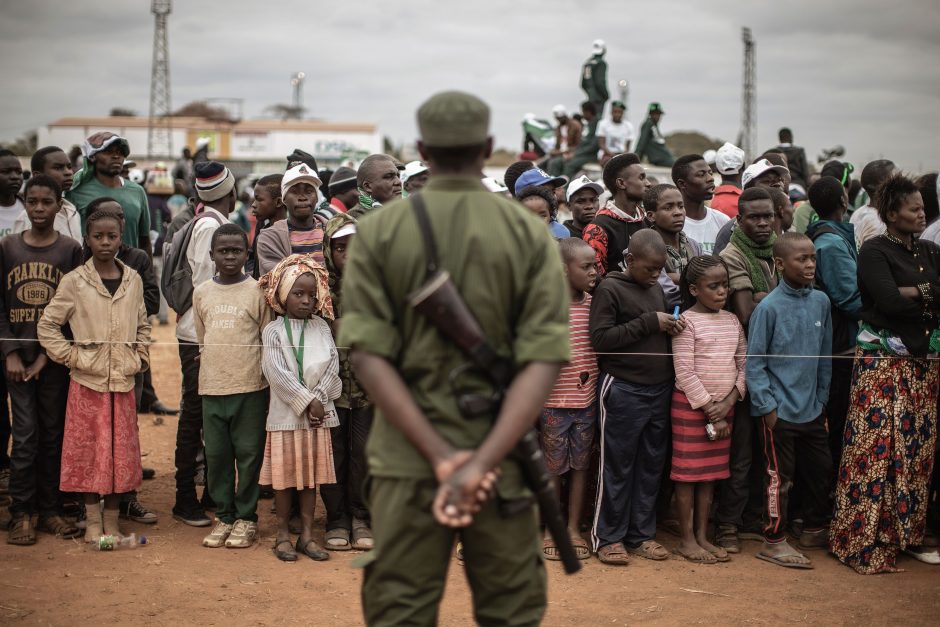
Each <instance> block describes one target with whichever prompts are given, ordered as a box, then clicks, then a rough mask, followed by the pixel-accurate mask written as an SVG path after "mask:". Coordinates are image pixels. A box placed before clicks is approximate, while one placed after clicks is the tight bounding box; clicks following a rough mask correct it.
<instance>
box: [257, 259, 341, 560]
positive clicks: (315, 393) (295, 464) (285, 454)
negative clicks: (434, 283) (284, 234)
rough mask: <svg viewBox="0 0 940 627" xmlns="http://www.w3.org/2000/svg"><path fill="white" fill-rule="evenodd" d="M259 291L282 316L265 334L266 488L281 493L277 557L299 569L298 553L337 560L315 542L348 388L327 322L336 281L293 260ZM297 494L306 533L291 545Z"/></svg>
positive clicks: (310, 262)
mask: <svg viewBox="0 0 940 627" xmlns="http://www.w3.org/2000/svg"><path fill="white" fill-rule="evenodd" d="M260 284H261V286H262V288H263V290H264V298H265V300H266V301H267V303H268V305H270V306H271V308H272V309H274V311H275V312H276V313H278V314H279V315H280V316H281V317H280V318H277V319H275V320H274V321H273V322H271V323H270V324H268V326H266V327H265V328H264V332H263V333H262V341H263V342H264V354H263V357H262V369H263V370H264V374H265V376H266V377H267V379H268V382H269V383H270V384H271V392H272V393H271V404H270V406H269V408H268V420H267V441H266V443H265V446H264V464H263V465H262V467H261V482H262V483H264V484H266V485H271V486H273V487H274V506H275V511H276V513H277V523H278V529H277V538H276V539H275V541H274V554H275V555H276V556H277V558H278V559H280V560H283V561H285V562H294V561H297V554H298V553H303V554H304V555H306V556H307V557H309V558H310V559H313V560H317V561H320V560H326V559H329V557H330V554H329V553H327V552H326V551H324V550H322V549H321V548H320V546H319V545H318V544H317V543H316V542H314V540H313V514H314V508H315V506H316V500H317V491H316V488H317V486H318V485H322V484H324V483H335V482H336V471H335V468H334V466H333V451H332V446H331V443H330V434H329V433H328V432H327V429H331V428H334V427H337V426H339V419H338V417H337V415H336V409H335V407H334V406H333V399H335V398H337V397H339V395H340V393H341V392H342V387H343V386H342V382H341V381H340V378H339V359H338V357H337V353H336V345H335V344H334V342H333V336H332V334H331V333H330V325H329V323H328V322H327V321H328V320H332V319H333V305H332V302H331V300H330V288H329V277H328V273H327V271H326V268H325V267H324V266H323V265H322V264H320V263H318V262H316V261H315V260H314V259H312V258H311V257H310V256H309V255H291V256H289V257H287V258H286V259H284V260H283V261H282V262H280V263H279V264H277V266H276V267H275V268H274V271H273V272H271V273H270V274H267V275H265V276H263V277H261V281H260ZM295 490H296V491H297V493H298V494H299V500H300V515H301V520H302V524H303V528H302V531H301V533H300V537H298V538H297V543H296V544H292V543H291V541H290V528H289V527H288V521H289V518H290V511H291V500H292V497H293V493H294V491H295Z"/></svg>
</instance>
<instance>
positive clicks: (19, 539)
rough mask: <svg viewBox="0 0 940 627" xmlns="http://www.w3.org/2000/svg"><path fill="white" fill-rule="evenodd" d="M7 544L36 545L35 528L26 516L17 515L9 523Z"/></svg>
mask: <svg viewBox="0 0 940 627" xmlns="http://www.w3.org/2000/svg"><path fill="white" fill-rule="evenodd" d="M7 544H15V545H17V546H29V545H31V544H36V528H35V526H34V525H33V521H32V520H31V519H30V517H29V515H28V514H18V515H17V516H16V517H15V518H13V520H12V521H11V522H10V533H9V535H7Z"/></svg>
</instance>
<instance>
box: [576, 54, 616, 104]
mask: <svg viewBox="0 0 940 627" xmlns="http://www.w3.org/2000/svg"><path fill="white" fill-rule="evenodd" d="M606 52H607V46H606V45H604V40H602V39H595V40H594V44H593V46H592V48H591V58H590V59H588V60H587V61H585V62H584V65H583V66H581V89H583V90H584V93H585V94H586V95H587V99H588V100H589V101H590V102H591V103H592V104H593V105H594V107H595V108H596V109H597V119H598V120H599V119H601V118H603V117H604V103H606V102H607V99H608V98H610V94H608V93H607V61H605V60H604V53H606Z"/></svg>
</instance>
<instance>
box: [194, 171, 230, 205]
mask: <svg viewBox="0 0 940 627" xmlns="http://www.w3.org/2000/svg"><path fill="white" fill-rule="evenodd" d="M195 172H196V195H197V196H199V198H200V200H204V201H206V202H212V201H213V200H218V199H220V198H225V197H226V196H228V195H229V194H231V193H232V189H234V188H235V175H233V174H232V171H231V170H229V169H228V168H226V167H225V166H224V165H222V164H221V163H219V162H218V161H203V162H201V163H197V164H196V166H195Z"/></svg>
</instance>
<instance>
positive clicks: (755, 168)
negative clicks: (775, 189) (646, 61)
mask: <svg viewBox="0 0 940 627" xmlns="http://www.w3.org/2000/svg"><path fill="white" fill-rule="evenodd" d="M771 171H773V172H776V173H777V174H779V175H780V176H786V175H787V174H789V173H790V171H789V170H787V169H786V168H785V167H783V166H782V165H774V164H772V163H771V162H770V161H768V160H767V159H761V160H760V161H758V162H757V163H752V164H751V165H749V166H747V169H746V170H744V175H743V176H741V187H747V186H748V184H749V183H750V182H751V181H753V180H754V179H756V178H758V177H760V176H762V175H764V174H766V173H767V172H771Z"/></svg>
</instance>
